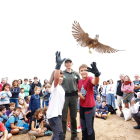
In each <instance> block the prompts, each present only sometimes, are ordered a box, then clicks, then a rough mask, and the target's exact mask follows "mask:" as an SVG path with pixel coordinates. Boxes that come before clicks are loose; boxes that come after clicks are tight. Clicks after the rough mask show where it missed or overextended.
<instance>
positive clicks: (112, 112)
mask: <svg viewBox="0 0 140 140" xmlns="http://www.w3.org/2000/svg"><path fill="white" fill-rule="evenodd" d="M106 106H107V108H108V112H111V114H116V111H115V110H114V108H113V107H112V106H111V105H110V104H106Z"/></svg>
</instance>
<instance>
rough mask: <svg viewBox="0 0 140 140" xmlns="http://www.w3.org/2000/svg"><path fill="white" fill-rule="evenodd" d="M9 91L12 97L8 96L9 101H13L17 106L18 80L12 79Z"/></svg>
mask: <svg viewBox="0 0 140 140" xmlns="http://www.w3.org/2000/svg"><path fill="white" fill-rule="evenodd" d="M10 91H11V93H12V97H11V98H10V103H11V102H14V103H16V107H17V106H18V97H19V93H20V88H19V86H18V81H17V80H14V81H13V82H12V87H11V89H10Z"/></svg>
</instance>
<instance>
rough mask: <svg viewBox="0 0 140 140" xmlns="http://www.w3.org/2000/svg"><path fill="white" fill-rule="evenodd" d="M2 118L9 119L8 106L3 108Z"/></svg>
mask: <svg viewBox="0 0 140 140" xmlns="http://www.w3.org/2000/svg"><path fill="white" fill-rule="evenodd" d="M2 114H3V115H2V118H3V119H4V120H5V121H7V120H8V117H7V114H6V107H5V106H4V108H3V110H2Z"/></svg>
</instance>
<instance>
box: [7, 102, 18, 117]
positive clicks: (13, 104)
mask: <svg viewBox="0 0 140 140" xmlns="http://www.w3.org/2000/svg"><path fill="white" fill-rule="evenodd" d="M15 105H16V104H15V103H14V102H11V103H10V104H9V110H7V111H6V114H7V116H8V117H10V116H11V115H13V112H14V109H15Z"/></svg>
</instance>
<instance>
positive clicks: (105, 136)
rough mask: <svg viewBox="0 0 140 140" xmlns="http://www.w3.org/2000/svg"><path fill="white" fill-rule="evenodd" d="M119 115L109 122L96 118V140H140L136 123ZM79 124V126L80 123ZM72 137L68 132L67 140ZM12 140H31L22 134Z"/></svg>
mask: <svg viewBox="0 0 140 140" xmlns="http://www.w3.org/2000/svg"><path fill="white" fill-rule="evenodd" d="M78 114H79V113H78ZM119 114H120V112H119V111H117V115H110V116H109V117H108V118H107V120H102V119H99V118H95V121H94V130H95V137H96V140H140V130H135V129H133V126H135V125H136V122H132V121H131V120H130V121H127V122H125V121H124V119H123V118H122V117H119ZM77 118H79V117H77ZM77 123H78V124H79V121H77ZM70 137H71V133H70V132H68V131H67V135H66V140H70ZM78 137H79V138H80V140H82V132H81V133H78ZM11 140H30V137H29V135H28V134H22V135H16V136H13V138H12V139H11ZM37 140H51V136H45V137H39V138H37Z"/></svg>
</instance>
